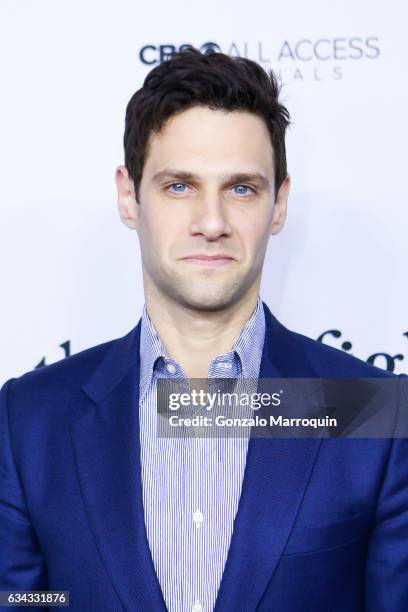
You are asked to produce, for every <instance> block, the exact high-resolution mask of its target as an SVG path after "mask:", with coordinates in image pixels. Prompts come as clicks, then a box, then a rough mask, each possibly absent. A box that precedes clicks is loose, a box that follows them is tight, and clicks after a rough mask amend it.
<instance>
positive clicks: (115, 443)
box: [71, 323, 166, 612]
mask: <svg viewBox="0 0 408 612" xmlns="http://www.w3.org/2000/svg"><path fill="white" fill-rule="evenodd" d="M139 341H140V323H139V325H138V326H137V327H136V328H135V329H134V330H133V331H132V332H131V333H130V334H128V335H127V336H125V338H121V339H120V340H118V341H116V342H115V343H113V345H112V347H111V348H110V350H109V352H108V353H107V355H106V357H105V359H104V360H103V362H102V363H101V365H100V366H99V368H98V369H97V371H96V373H95V375H94V376H93V377H92V378H91V380H89V381H88V383H87V384H86V385H84V387H83V390H84V391H85V393H86V394H87V395H88V397H89V398H91V399H92V402H93V405H92V407H91V409H90V410H89V411H88V412H87V413H86V414H85V415H83V416H82V417H81V418H80V419H79V420H77V421H76V422H74V423H73V424H72V426H71V434H72V442H73V448H74V455H75V459H76V464H77V470H78V477H79V482H80V487H81V492H82V496H83V500H84V505H85V510H86V514H87V516H88V520H89V523H90V527H91V530H92V532H93V535H94V539H95V544H96V547H97V549H98V551H99V554H100V557H101V560H102V562H103V564H104V566H105V568H106V571H107V573H108V575H109V577H110V579H111V581H112V584H113V586H114V588H115V591H116V593H117V595H118V597H119V598H120V600H121V602H122V604H123V606H124V608H125V609H126V610H128V611H129V612H130V611H131V610H132V611H133V610H143V612H150V611H151V612H153V611H154V612H156V611H160V610H162V611H165V610H166V606H165V603H164V599H163V595H162V592H161V589H160V585H159V582H158V580H157V577H156V573H155V570H154V565H153V561H152V556H151V552H150V548H149V544H148V540H147V535H146V529H145V523H144V511H143V500H142V483H141V472H140V442H139V411H138V405H139Z"/></svg>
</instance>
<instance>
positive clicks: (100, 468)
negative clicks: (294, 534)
mask: <svg viewBox="0 0 408 612" xmlns="http://www.w3.org/2000/svg"><path fill="white" fill-rule="evenodd" d="M264 310H265V317H266V332H265V344H264V350H263V356H262V363H261V370H260V378H285V377H314V376H316V374H315V372H314V370H313V368H312V366H311V365H310V363H309V360H308V359H307V356H306V355H305V354H302V353H301V352H300V350H301V349H300V343H299V342H296V341H295V339H294V337H295V335H294V334H291V332H288V331H287V330H286V329H285V328H284V327H283V326H281V325H280V323H279V322H278V321H277V320H276V319H275V318H274V317H273V315H272V314H271V313H270V311H269V309H268V308H267V307H266V305H265V304H264ZM139 347H140V322H139V324H138V325H137V327H135V329H134V330H132V331H131V332H130V333H129V334H128V335H127V336H125V337H124V338H121V339H119V340H117V341H115V342H114V343H113V344H112V346H111V347H110V349H109V350H108V352H107V354H106V356H105V358H104V359H103V361H102V363H101V364H100V365H99V367H98V368H97V370H96V372H95V374H94V375H93V376H92V378H91V379H90V380H89V381H88V382H87V383H86V384H85V385H84V386H83V390H84V392H85V393H86V395H87V396H88V398H89V399H90V400H91V401H92V403H90V406H89V409H88V410H87V411H86V413H85V414H84V415H82V416H81V417H80V418H79V419H78V420H76V421H75V422H74V423H73V424H72V425H71V436H72V444H73V450H74V456H75V460H76V465H77V470H78V478H79V482H80V488H81V492H82V496H83V500H84V505H85V510H86V514H87V516H88V520H89V523H90V527H91V530H92V532H93V535H94V540H95V544H96V547H97V549H98V551H99V554H100V557H101V560H102V563H103V564H104V566H105V569H106V571H107V573H108V575H109V577H110V579H111V581H112V584H113V586H114V588H115V591H116V592H117V594H118V597H119V598H120V600H121V602H122V604H123V606H124V608H125V609H126V610H128V611H129V612H130V611H131V610H138V609H140V610H143V612H160V611H162V612H164V611H165V610H166V606H165V602H164V599H163V595H162V591H161V589H160V584H159V582H158V580H157V576H156V573H155V569H154V565H153V560H152V556H151V552H150V548H149V544H148V540H147V534H146V528H145V522H144V510H143V499H142V483H141V471H140V441H139V410H138V406H139V373H140V364H139ZM320 444H321V440H319V439H288V438H285V439H278V438H276V439H275V438H274V439H261V438H251V439H250V442H249V446H248V455H247V462H246V467H245V473H244V480H243V485H242V493H241V498H240V502H239V506H238V511H237V515H236V518H235V522H234V530H233V534H232V538H231V545H230V549H229V552H228V557H227V562H226V566H225V569H224V573H223V577H222V581H221V585H220V589H219V592H218V596H217V601H216V605H215V608H214V610H215V611H216V612H223V611H224V610H229V609H237V610H252V609H255V608H256V606H257V605H258V603H259V601H260V599H261V597H262V594H263V592H264V591H265V588H266V587H267V584H268V582H269V581H270V580H271V578H272V576H273V573H274V570H275V569H276V567H277V564H278V562H279V559H280V556H281V554H282V551H283V549H284V546H285V543H286V540H287V538H288V536H289V533H290V530H291V527H292V525H293V523H294V521H295V518H296V515H297V512H298V509H299V505H300V503H301V500H302V497H303V494H304V491H305V489H306V486H307V483H308V480H309V478H310V475H311V471H312V469H313V465H314V462H315V460H316V457H317V452H318V449H319V446H320Z"/></svg>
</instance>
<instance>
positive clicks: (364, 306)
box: [0, 0, 408, 383]
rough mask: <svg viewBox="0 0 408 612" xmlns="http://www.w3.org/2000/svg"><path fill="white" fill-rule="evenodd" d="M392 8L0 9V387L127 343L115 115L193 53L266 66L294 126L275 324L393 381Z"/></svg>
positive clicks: (48, 2) (128, 266) (165, 5)
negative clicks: (172, 63) (166, 65)
mask: <svg viewBox="0 0 408 612" xmlns="http://www.w3.org/2000/svg"><path fill="white" fill-rule="evenodd" d="M407 17H408V9H407V5H406V2H404V1H403V0H390V1H389V2H382V3H377V4H375V5H373V3H372V2H370V1H369V0H359V1H357V2H356V1H355V0H343V1H342V2H331V3H327V2H325V1H324V0H311V1H309V2H307V3H304V2H301V1H300V0H296V1H295V0H288V1H287V2H284V3H283V2H270V1H269V2H267V1H264V0H254V1H252V2H247V1H244V0H235V1H234V2H229V1H228V2H216V1H215V0H207V2H203V3H194V2H193V3H188V2H184V1H183V0H174V1H173V2H171V3H169V2H165V1H164V0H157V1H156V2H150V3H149V2H146V3H145V2H136V1H135V0H116V2H101V1H100V0H99V1H96V0H88V1H87V2H80V1H79V0H70V1H67V0H58V1H55V0H37V1H34V0H33V1H29V0H20V1H19V2H15V1H11V0H3V1H2V2H1V4H0V24H1V25H0V28H1V36H0V45H1V55H0V57H1V60H0V62H1V81H2V83H1V84H2V95H1V98H0V100H1V102H0V103H1V113H0V126H1V159H0V164H1V178H0V193H1V200H0V201H1V224H0V226H1V229H0V232H1V237H0V238H1V239H0V248H1V259H0V261H1V302H0V303H1V317H0V333H1V351H0V383H2V382H4V381H5V380H7V379H8V378H10V377H12V376H18V375H20V374H22V373H24V372H26V371H28V370H31V369H33V368H35V367H39V366H41V365H44V364H49V363H52V362H54V361H57V360H59V359H62V358H64V357H66V356H68V355H71V354H74V353H77V352H79V351H81V350H83V349H85V348H88V347H90V346H93V345H96V344H99V343H101V342H104V341H106V340H110V339H113V338H115V337H119V336H121V335H124V334H125V333H127V332H128V331H129V330H130V329H131V328H132V327H134V325H136V323H137V321H138V319H139V317H140V314H141V310H142V306H143V303H144V300H143V287H142V280H141V265H140V256H139V247H138V242H137V236H136V233H135V232H133V231H130V230H128V229H127V228H126V227H125V226H124V225H123V224H122V223H121V221H120V219H119V214H118V212H117V205H116V193H115V185H114V171H115V167H116V166H117V165H118V164H121V163H123V149H122V137H123V128H124V114H125V108H126V104H127V102H128V100H129V98H130V97H131V95H132V94H133V93H134V91H136V90H137V89H138V88H139V87H140V86H141V84H142V82H143V79H144V77H145V76H146V74H147V73H148V71H149V70H150V69H151V68H153V67H154V66H156V65H157V64H158V63H159V62H160V61H162V60H163V59H165V58H166V57H168V56H169V55H170V54H171V53H172V52H174V51H175V50H179V49H181V48H183V47H184V46H185V45H193V46H195V47H198V48H200V49H201V50H202V51H203V52H211V51H214V50H216V51H222V52H224V53H228V54H231V55H239V56H244V57H248V58H251V59H253V60H255V61H257V62H259V63H260V64H261V65H262V66H263V67H264V68H266V69H270V68H272V69H273V70H274V71H275V72H276V74H277V75H278V77H279V79H280V81H281V83H282V100H283V102H284V103H285V104H286V106H287V107H288V109H289V111H290V113H291V117H292V125H291V127H290V130H289V133H288V138H287V150H288V166H289V171H290V174H291V178H292V193H291V197H290V202H289V213H288V219H287V223H286V227H285V228H284V230H283V231H282V232H281V234H279V235H278V236H276V237H272V238H271V241H270V246H269V250H268V254H267V259H266V262H265V268H264V276H263V284H262V296H263V299H264V300H265V301H266V302H267V304H268V305H269V306H270V308H271V309H272V311H273V312H274V313H275V315H276V316H277V317H278V318H279V319H280V320H281V321H282V323H284V324H285V325H286V326H288V327H290V328H291V329H294V330H296V331H299V332H301V333H303V334H305V335H307V336H310V337H312V338H316V339H319V340H321V341H322V342H326V343H327V344H330V345H332V346H335V347H337V348H339V349H341V350H344V351H346V352H348V353H351V354H353V355H356V356H357V357H359V358H361V359H363V360H366V361H370V362H371V363H374V364H375V365H377V366H379V367H381V368H386V369H389V370H393V371H395V372H398V373H400V372H407V371H408V273H407V263H408V205H407V201H406V200H407V196H406V180H407V176H408V161H407V159H408V156H407V153H406V143H407V141H408V113H407V108H408V95H407V94H408V84H407V78H406V74H407V52H406V46H407V42H406V32H405V29H406V24H407V23H408V20H407Z"/></svg>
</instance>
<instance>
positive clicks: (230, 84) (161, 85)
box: [124, 47, 290, 199]
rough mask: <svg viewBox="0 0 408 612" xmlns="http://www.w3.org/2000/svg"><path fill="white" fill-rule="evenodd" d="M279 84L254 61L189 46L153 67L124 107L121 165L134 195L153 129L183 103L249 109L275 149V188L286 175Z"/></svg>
mask: <svg viewBox="0 0 408 612" xmlns="http://www.w3.org/2000/svg"><path fill="white" fill-rule="evenodd" d="M279 93H280V87H279V85H278V82H277V79H276V77H275V75H274V74H273V72H272V70H271V71H269V73H268V72H266V71H265V70H264V69H263V68H262V67H261V66H260V65H259V64H257V63H256V62H254V61H252V60H249V59H246V58H243V57H230V56H229V55H225V54H224V53H210V54H203V53H201V52H200V51H199V50H197V49H195V48H193V47H189V48H187V49H185V50H183V51H181V52H178V53H174V54H173V55H172V56H170V58H169V59H166V60H165V61H163V62H162V63H161V64H159V65H158V66H156V67H155V68H153V70H151V71H150V72H149V74H148V75H147V76H146V78H145V80H144V83H143V87H141V88H140V89H139V90H138V91H136V93H135V94H134V95H133V96H132V98H131V99H130V101H129V103H128V105H127V108H126V120H125V134H124V148H125V165H126V168H127V170H128V172H129V175H130V177H131V179H132V180H133V183H134V187H135V193H136V198H137V199H139V196H138V193H139V186H140V181H141V178H142V172H143V167H144V163H145V160H146V158H147V153H148V141H149V137H150V135H151V134H152V133H158V132H159V131H160V129H161V128H162V126H163V125H164V123H165V122H166V120H167V119H169V118H170V117H172V116H173V115H176V114H177V113H180V112H182V111H184V110H187V109H188V108H192V107H195V106H206V107H208V108H210V109H212V110H217V109H222V110H226V111H235V110H238V111H248V112H250V113H254V114H256V115H258V116H259V117H261V118H262V119H263V120H264V121H265V124H266V126H267V128H268V131H269V134H270V137H271V143H272V147H273V153H274V170H275V194H277V193H278V190H279V187H280V186H281V184H282V183H283V181H284V180H285V178H286V175H287V167H286V147H285V132H286V128H287V127H288V125H289V123H290V116H289V112H288V111H287V109H286V108H285V107H284V106H283V105H282V104H281V103H280V102H279V100H278V97H279Z"/></svg>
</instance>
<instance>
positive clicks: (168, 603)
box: [0, 49, 408, 612]
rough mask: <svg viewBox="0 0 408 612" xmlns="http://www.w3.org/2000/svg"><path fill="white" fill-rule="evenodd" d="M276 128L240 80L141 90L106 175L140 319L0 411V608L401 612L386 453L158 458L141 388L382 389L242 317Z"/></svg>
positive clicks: (282, 213) (405, 574)
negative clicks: (41, 596) (9, 600)
mask: <svg viewBox="0 0 408 612" xmlns="http://www.w3.org/2000/svg"><path fill="white" fill-rule="evenodd" d="M288 122H289V115H288V113H287V111H286V109H285V108H284V107H283V106H282V105H281V104H280V102H279V100H278V87H277V84H276V81H275V79H274V77H273V75H272V74H271V75H269V76H268V75H267V74H266V73H265V72H264V71H263V70H262V69H261V68H260V67H259V66H258V65H257V64H255V63H254V62H252V61H250V60H246V59H239V58H234V59H233V58H229V57H227V56H225V55H223V54H220V53H215V54H212V55H208V56H206V55H202V54H200V53H199V52H198V51H195V50H193V49H190V50H187V51H185V52H183V53H181V54H177V55H175V56H174V57H173V58H172V59H170V60H168V61H166V62H163V63H162V64H161V65H159V66H158V67H156V68H155V69H153V70H152V71H151V72H150V73H149V75H148V76H147V78H146V80H145V82H144V85H143V87H142V88H141V89H140V90H139V91H138V92H136V94H135V95H134V96H133V98H132V99H131V100H130V102H129V105H128V108H127V113H126V127H125V138H124V144H125V165H124V166H119V167H118V169H117V171H116V183H117V189H118V203H119V211H120V216H121V218H122V220H123V222H124V223H125V224H126V225H127V226H128V227H129V228H131V229H134V230H136V232H137V235H138V238H139V242H140V248H141V257H142V264H143V283H144V292H145V301H146V305H145V308H144V311H143V315H142V318H141V320H140V321H139V323H138V324H137V326H136V327H135V328H134V329H133V330H132V331H131V332H129V333H128V334H127V335H126V336H124V337H123V338H120V339H117V340H113V341H110V342H106V343H104V344H102V345H99V346H97V347H93V348H90V349H88V350H85V351H82V352H81V353H79V354H77V355H74V356H72V357H69V358H68V359H65V360H63V361H60V362H58V363H56V364H53V365H50V366H47V367H44V368H41V369H39V370H37V371H34V372H30V373H27V374H25V375H24V376H22V377H20V378H18V379H12V380H10V381H8V382H7V383H6V384H5V385H4V387H3V389H2V393H1V399H2V403H1V418H2V421H1V463H0V479H1V480H0V589H3V590H5V589H7V590H11V589H15V590H29V589H30V590H47V589H48V590H51V591H56V590H66V591H70V608H71V610H75V611H78V612H85V611H91V610H95V611H103V610H106V611H109V612H111V611H116V610H118V611H119V610H127V611H129V612H130V611H135V612H136V611H142V612H148V611H152V612H153V611H154V612H157V611H160V610H166V609H169V610H171V611H177V612H178V611H182V612H184V611H187V610H189V611H190V610H191V611H193V612H200V611H201V610H203V611H210V610H213V609H214V610H216V611H218V612H230V611H231V612H232V611H234V612H235V611H238V610H239V611H240V612H241V611H242V612H252V611H255V610H259V611H263V612H269V611H274V612H299V611H300V610H302V611H303V612H304V611H310V612H328V611H329V610H330V611H331V612H340V611H341V612H357V611H363V610H366V611H369V612H380V611H381V612H383V611H387V612H403V611H405V610H408V448H407V441H406V440H404V439H394V440H393V439H341V440H339V439H327V438H326V439H323V438H316V437H315V438H304V439H294V438H293V439H291V438H282V439H279V438H276V439H267V438H264V439H262V438H255V437H251V438H249V439H248V437H241V438H238V437H237V438H235V439H222V438H220V439H217V440H215V439H210V438H206V439H202V438H194V437H186V438H184V439H183V438H178V439H169V438H159V437H158V436H157V435H156V416H157V412H156V397H157V384H158V379H159V378H168V379H170V380H172V379H178V378H182V379H183V378H184V377H189V378H208V379H211V378H215V377H226V378H228V377H235V378H237V379H244V378H245V379H247V378H255V379H256V378H259V379H265V378H276V377H281V378H286V377H301V378H314V377H321V378H325V377H358V378H363V377H366V378H367V377H370V378H376V377H382V376H384V377H386V376H387V374H386V372H383V371H380V370H378V369H376V368H374V367H372V366H369V365H368V364H366V363H364V362H362V361H359V360H357V359H356V358H354V357H352V356H350V355H347V354H345V353H343V352H340V351H337V350H335V349H333V348H330V347H328V346H324V345H322V344H320V343H318V342H315V341H313V340H310V339H308V338H305V337H304V336H301V335H299V334H296V333H294V332H292V331H289V330H288V329H286V328H285V327H283V326H282V325H281V324H280V323H279V322H278V321H277V320H276V318H275V317H274V316H273V315H272V313H271V312H270V311H269V309H268V308H267V306H266V305H265V304H263V303H262V302H261V300H260V298H259V290H260V282H261V272H262V265H263V261H264V256H265V251H266V247H267V244H268V240H269V237H270V236H271V235H275V234H277V233H278V232H279V231H280V230H281V229H282V227H283V225H284V222H285V218H286V207H287V201H288V194H289V187H290V180H289V176H288V175H287V169H286V155H285V130H286V127H287V125H288Z"/></svg>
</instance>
